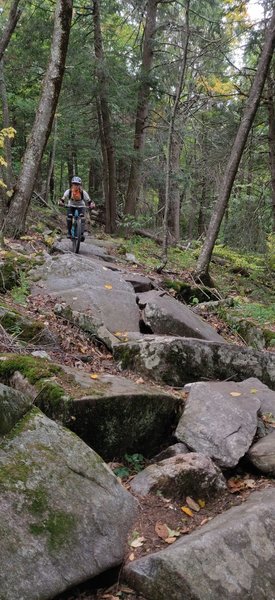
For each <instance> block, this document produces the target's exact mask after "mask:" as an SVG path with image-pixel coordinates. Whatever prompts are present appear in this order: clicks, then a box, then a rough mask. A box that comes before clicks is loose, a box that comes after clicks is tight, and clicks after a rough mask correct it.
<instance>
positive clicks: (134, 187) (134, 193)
mask: <svg viewBox="0 0 275 600" xmlns="http://www.w3.org/2000/svg"><path fill="white" fill-rule="evenodd" d="M157 4H158V0H148V3H147V14H146V23H145V28H144V39H143V54H142V65H141V74H140V86H139V90H138V99H137V112H136V124H135V137H134V155H133V158H132V161H131V168H130V175H129V181H128V189H127V194H126V202H125V213H126V214H129V215H135V213H136V203H137V198H138V194H139V188H140V173H141V165H142V151H143V147H144V129H145V125H146V120H147V117H148V104H149V95H150V72H151V68H152V63H153V37H154V33H155V29H156V14H157Z"/></svg>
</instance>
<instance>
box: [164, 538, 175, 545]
mask: <svg viewBox="0 0 275 600" xmlns="http://www.w3.org/2000/svg"><path fill="white" fill-rule="evenodd" d="M176 539H177V538H176V537H169V538H166V540H164V541H165V542H166V544H173V543H174V542H175V541H176Z"/></svg>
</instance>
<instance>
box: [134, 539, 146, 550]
mask: <svg viewBox="0 0 275 600" xmlns="http://www.w3.org/2000/svg"><path fill="white" fill-rule="evenodd" d="M144 542H145V538H144V537H138V538H136V539H135V540H133V541H132V542H131V543H130V546H131V548H140V546H143V544H144Z"/></svg>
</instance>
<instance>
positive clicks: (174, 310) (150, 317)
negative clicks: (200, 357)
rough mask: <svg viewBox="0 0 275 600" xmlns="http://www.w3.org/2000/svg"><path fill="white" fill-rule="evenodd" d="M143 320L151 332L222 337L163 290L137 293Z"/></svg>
mask: <svg viewBox="0 0 275 600" xmlns="http://www.w3.org/2000/svg"><path fill="white" fill-rule="evenodd" d="M138 301H139V306H140V307H141V308H143V313H142V314H143V320H144V322H145V324H146V325H147V326H148V327H150V329H151V330H152V332H153V333H155V334H159V335H178V336H181V337H193V338H199V339H204V340H210V341H217V342H223V341H224V340H223V338H222V337H221V336H220V335H219V334H218V333H217V332H216V330H215V329H214V327H211V325H209V324H208V323H207V321H204V320H203V319H201V318H200V317H199V316H197V315H195V314H194V313H193V312H192V310H190V309H189V308H188V307H187V306H184V304H182V303H181V302H179V301H178V300H176V299H175V298H172V297H171V296H169V294H166V293H165V292H160V291H156V290H153V291H151V292H147V293H144V294H139V298H138Z"/></svg>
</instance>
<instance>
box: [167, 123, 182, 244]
mask: <svg viewBox="0 0 275 600" xmlns="http://www.w3.org/2000/svg"><path fill="white" fill-rule="evenodd" d="M181 151H182V140H180V138H179V136H178V135H176V134H175V132H174V135H173V139H172V144H171V181H170V194H169V195H170V211H169V216H168V227H169V230H170V233H171V236H172V238H173V239H174V240H175V242H178V241H179V239H180V189H179V179H178V176H179V171H180V155H181Z"/></svg>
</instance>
